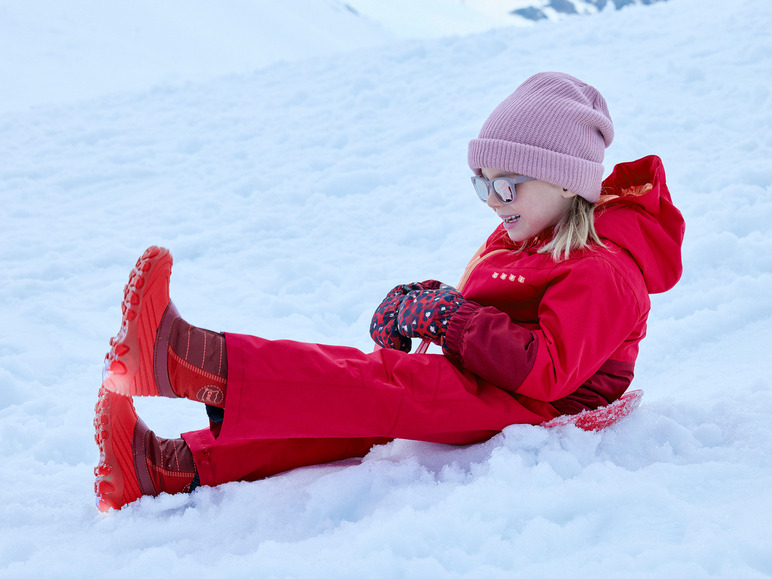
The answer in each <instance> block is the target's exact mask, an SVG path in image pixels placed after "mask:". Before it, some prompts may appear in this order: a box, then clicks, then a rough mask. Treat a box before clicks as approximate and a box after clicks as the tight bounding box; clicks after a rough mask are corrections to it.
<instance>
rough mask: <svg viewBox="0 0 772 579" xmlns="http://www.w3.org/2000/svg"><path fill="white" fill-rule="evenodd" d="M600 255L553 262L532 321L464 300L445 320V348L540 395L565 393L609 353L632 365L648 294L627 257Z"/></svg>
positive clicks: (510, 386) (509, 385)
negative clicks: (532, 325) (531, 324)
mask: <svg viewBox="0 0 772 579" xmlns="http://www.w3.org/2000/svg"><path fill="white" fill-rule="evenodd" d="M607 255H608V254H597V255H593V256H588V257H584V258H582V259H579V260H572V261H571V263H570V265H567V266H566V267H564V268H561V271H560V273H559V274H558V275H557V276H556V277H555V278H554V279H553V281H552V282H551V283H550V286H549V287H548V288H547V291H546V292H545V294H544V297H543V298H542V300H541V303H540V305H539V311H538V315H539V323H538V327H537V328H536V329H528V328H525V327H523V326H521V325H519V324H517V323H515V322H513V321H512V320H511V319H510V317H509V316H508V315H507V314H506V313H504V312H502V311H500V310H498V309H496V308H494V307H490V306H488V307H484V306H480V305H478V304H475V303H474V302H467V303H465V304H464V305H463V306H462V307H461V308H460V309H459V310H458V312H456V314H455V315H454V316H453V318H452V320H451V322H450V326H449V328H448V331H447V334H446V336H445V345H444V350H445V352H446V354H447V355H449V356H450V357H451V358H452V359H456V360H457V361H458V362H459V363H460V365H461V366H462V367H463V368H465V369H467V370H470V371H472V372H474V373H475V374H477V375H478V376H480V377H481V378H483V379H485V380H487V381H489V382H491V383H493V384H495V385H497V386H499V387H501V388H504V389H506V390H510V391H512V392H517V393H518V394H522V395H524V396H528V397H530V398H534V399H537V400H543V401H554V400H558V399H561V398H564V397H566V396H568V395H569V394H571V393H572V392H574V391H575V390H576V389H578V388H579V387H580V386H581V385H582V384H584V383H585V381H587V380H588V379H589V378H590V377H591V376H593V374H595V373H596V372H597V371H598V370H599V369H600V368H601V366H603V365H604V363H606V362H607V361H608V360H609V359H614V360H618V361H620V362H624V363H628V364H629V365H630V366H632V362H634V361H635V357H636V356H637V352H638V342H639V341H640V339H641V338H643V336H644V335H645V327H646V326H645V323H646V317H647V315H648V310H649V299H648V294H647V293H646V290H645V287H644V286H643V279H642V277H641V275H640V271H639V270H637V268H636V266H635V264H634V263H632V260H630V259H629V258H628V257H627V256H625V255H622V254H616V257H615V259H614V263H613V264H612V261H611V260H610V259H608V258H607ZM628 262H629V263H628ZM633 268H635V269H633ZM636 271H637V273H636Z"/></svg>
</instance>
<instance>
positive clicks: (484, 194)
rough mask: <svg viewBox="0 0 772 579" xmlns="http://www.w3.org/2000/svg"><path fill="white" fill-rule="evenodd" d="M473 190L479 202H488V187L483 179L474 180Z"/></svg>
mask: <svg viewBox="0 0 772 579" xmlns="http://www.w3.org/2000/svg"><path fill="white" fill-rule="evenodd" d="M474 190H475V191H476V192H477V196H478V197H479V198H480V200H481V201H487V200H488V185H487V184H486V183H485V181H484V180H483V179H475V180H474Z"/></svg>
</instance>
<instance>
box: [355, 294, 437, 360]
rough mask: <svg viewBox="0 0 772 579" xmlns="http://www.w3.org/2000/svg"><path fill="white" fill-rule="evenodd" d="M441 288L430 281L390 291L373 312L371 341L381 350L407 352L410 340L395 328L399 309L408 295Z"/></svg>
mask: <svg viewBox="0 0 772 579" xmlns="http://www.w3.org/2000/svg"><path fill="white" fill-rule="evenodd" d="M441 286H442V284H441V283H440V282H438V281H436V280H433V279H431V280H427V281H424V282H420V283H418V282H416V283H408V284H402V285H398V286H397V287H395V288H394V289H392V290H391V291H390V292H389V293H388V294H386V298H385V299H384V300H383V301H382V302H381V305H379V306H378V309H376V310H375V313H374V314H373V319H372V321H371V322H370V336H371V337H372V339H373V341H374V342H375V343H376V344H378V345H379V346H381V347H382V348H389V349H392V350H402V351H403V352H409V351H410V349H411V347H412V342H411V340H410V338H407V337H405V336H403V335H402V334H400V332H399V328H397V313H398V312H399V307H400V305H401V304H402V302H403V301H404V299H405V297H406V296H407V294H408V293H410V292H412V291H416V290H424V289H437V288H439V287H441Z"/></svg>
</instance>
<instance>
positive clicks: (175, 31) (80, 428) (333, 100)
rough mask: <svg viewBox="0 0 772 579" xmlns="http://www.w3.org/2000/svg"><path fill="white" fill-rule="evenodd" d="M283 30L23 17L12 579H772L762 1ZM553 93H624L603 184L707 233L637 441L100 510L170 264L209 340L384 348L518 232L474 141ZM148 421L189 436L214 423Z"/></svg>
mask: <svg viewBox="0 0 772 579" xmlns="http://www.w3.org/2000/svg"><path fill="white" fill-rule="evenodd" d="M280 4H281V9H280V8H279V7H278V5H279V4H278V3H269V2H255V3H251V2H246V0H243V1H241V2H237V1H236V0H233V1H232V2H230V3H228V6H229V7H230V8H229V9H228V10H225V9H223V10H222V11H218V10H215V9H214V8H213V5H212V4H210V3H208V2H204V1H203V0H202V1H200V2H188V3H185V6H186V7H183V3H182V2H173V1H172V0H169V1H168V2H164V3H151V2H149V1H147V2H140V1H137V2H133V3H131V6H133V7H134V9H133V10H134V11H133V12H131V13H128V12H126V11H125V10H124V11H123V12H122V11H121V10H120V9H119V5H118V3H113V2H106V3H97V2H95V1H87V0H79V1H77V2H75V1H73V2H68V3H67V4H66V5H67V6H68V7H69V8H68V10H69V9H72V13H71V18H68V17H66V14H65V13H66V10H65V8H64V6H65V5H64V4H61V5H59V4H57V3H51V2H42V1H37V0H30V1H28V2H25V3H18V2H12V1H10V0H3V1H2V2H0V50H1V51H2V53H1V54H0V57H1V58H0V86H2V91H0V260H1V261H0V263H1V264H2V267H1V268H0V575H1V576H3V577H40V576H73V577H84V576H103V575H107V576H116V577H138V576H172V577H194V576H207V575H221V576H228V577H331V576H335V577H357V578H359V577H485V578H489V577H513V576H517V577H554V576H571V577H597V576H602V577H768V576H770V575H772V549H770V546H771V545H772V531H770V519H772V453H770V448H771V446H772V432H771V430H772V429H771V427H770V423H771V421H770V413H772V387H771V385H772V382H771V380H770V375H771V374H772V362H770V356H769V352H768V350H769V348H770V345H771V344H772V237H771V233H772V228H771V227H770V223H771V222H772V160H771V159H772V112H771V111H772V97H771V96H770V91H771V90H772V35H771V34H770V33H769V31H770V30H771V29H772V7H770V4H769V2H767V0H738V1H737V2H726V1H725V0H671V1H669V2H664V3H660V4H655V5H653V6H649V7H634V8H628V9H624V10H621V11H612V10H607V11H603V12H602V13H600V14H598V15H594V16H587V17H574V18H566V19H563V20H561V21H560V22H557V23H554V22H553V23H551V22H544V23H540V24H537V25H535V26H530V27H516V28H515V27H508V28H500V29H496V30H490V31H486V32H482V33H475V34H470V35H467V36H456V37H441V38H427V39H413V40H405V39H401V40H400V39H399V37H398V35H395V34H393V33H391V32H387V31H386V29H385V28H384V27H380V26H379V25H378V24H377V23H374V22H371V21H367V20H365V19H364V18H363V17H361V16H360V17H357V16H356V15H353V14H352V13H351V12H350V11H348V10H346V9H345V7H344V6H343V5H342V4H341V3H338V2H313V1H311V0H308V1H305V2H304V1H301V0H285V1H283V2H282V3H280ZM98 6H101V8H97V7H98ZM127 6H128V5H127ZM159 6H163V7H164V9H163V10H162V9H161V8H160V7H159ZM231 8H232V10H231ZM78 15H81V17H78ZM83 15H85V16H83ZM239 22H241V23H243V24H244V27H243V28H242V27H240V26H239V25H238V23H239ZM249 22H252V23H253V24H251V25H249V26H248V25H247V23H249ZM255 22H257V23H258V24H259V23H261V22H265V23H267V24H265V26H262V27H261V26H260V25H258V24H254V23H255ZM456 25H458V22H457V23H456ZM475 26H476V25H475ZM269 31H270V32H269ZM205 32H206V34H209V35H210V37H209V41H208V42H209V44H206V42H205V41H204V37H206V34H204V33H205ZM323 32H324V34H322V33H323ZM132 33H135V36H133V37H132V36H131V35H132ZM306 34H307V35H309V39H310V40H311V41H310V42H308V43H307V44H302V43H300V44H299V41H298V38H304V35H306ZM427 36H432V35H430V34H427ZM137 39H139V42H135V40H137ZM346 42H348V44H346ZM341 43H342V44H341ZM196 46H199V47H201V48H202V52H197V51H196V50H194V47H196ZM35 47H36V48H35ZM33 48H34V50H33ZM36 51H37V52H36ZM250 54H251V56H249V55H250ZM542 70H560V71H565V72H569V73H571V74H574V75H576V76H578V77H580V78H582V79H583V80H586V81H587V82H590V83H592V84H594V85H595V86H597V87H598V88H599V89H600V90H601V92H602V93H603V94H604V95H605V96H606V99H607V101H608V103H609V107H610V110H611V113H612V115H613V117H614V120H615V123H616V130H617V138H616V141H615V142H614V144H613V145H612V146H611V148H610V149H609V150H608V152H607V162H606V170H607V172H608V171H610V169H611V167H612V166H613V164H614V163H617V162H622V161H628V160H633V159H636V158H639V157H642V156H644V155H647V154H652V153H654V154H658V155H659V156H661V157H662V159H663V161H664V164H665V168H666V170H667V173H668V181H669V186H670V189H671V191H672V193H673V197H674V199H675V202H676V203H677V205H678V206H679V207H680V208H681V210H682V211H683V213H684V215H685V218H686V222H687V236H686V240H685V243H684V266H685V269H684V277H683V279H682V281H681V283H680V284H679V285H678V286H677V287H676V288H675V289H674V290H672V291H670V292H669V293H667V294H664V295H661V296H656V297H655V298H654V300H653V301H654V307H653V311H652V315H651V318H650V328H649V336H648V337H647V338H646V340H644V342H643V346H642V349H641V355H640V358H639V362H638V365H637V375H636V379H635V382H634V386H635V387H637V388H642V389H643V390H644V391H645V392H646V395H645V397H644V403H643V405H642V407H641V408H640V409H639V410H638V411H637V412H636V413H635V414H634V415H633V416H631V417H630V418H629V419H627V420H625V421H623V422H621V423H619V424H618V425H616V426H614V427H613V428H611V429H609V430H607V431H605V432H602V433H586V432H581V431H577V430H575V429H572V428H566V429H558V430H545V429H541V428H539V427H529V426H512V427H509V428H507V429H506V430H505V431H504V432H503V433H502V434H500V435H498V436H496V437H494V438H493V439H491V440H490V441H488V442H487V443H485V444H481V445H476V446H470V447H465V448H456V447H448V446H442V445H433V444H428V443H421V442H410V441H396V442H394V443H392V444H390V445H387V446H384V447H379V448H377V449H375V450H374V451H373V452H371V453H370V454H369V455H368V456H367V457H366V458H365V459H364V460H363V461H361V463H360V462H357V461H351V462H350V463H346V464H336V465H328V466H321V467H311V468H306V469H300V470H297V471H294V472H290V473H287V474H284V475H281V476H277V477H274V478H271V479H268V480H264V481H259V482H255V483H230V484H227V485H223V486H220V487H217V488H201V489H199V490H198V491H197V492H195V493H193V494H192V495H178V496H168V495H165V496H161V497H158V498H146V499H142V500H141V501H139V502H137V503H135V504H132V505H131V506H129V507H127V508H125V509H124V510H122V511H120V512H112V513H110V514H107V515H104V514H100V513H98V512H97V511H96V509H95V507H94V497H93V472H92V468H93V467H94V466H95V464H96V462H97V458H98V457H97V449H96V445H95V443H94V441H93V428H92V425H91V420H92V417H93V407H94V403H95V401H96V392H97V389H98V387H99V381H100V375H101V366H102V358H103V356H104V353H105V351H106V349H107V340H108V339H109V337H110V336H112V335H113V334H114V333H115V332H116V331H117V329H118V325H119V322H120V309H119V303H120V297H121V295H122V288H123V285H124V283H125V282H126V279H127V276H128V271H129V269H130V267H131V265H132V264H133V262H134V261H135V259H136V258H137V256H139V255H140V254H141V253H142V251H143V250H144V248H145V247H146V246H148V245H151V244H160V245H164V246H167V247H169V248H171V250H172V252H173V254H174V256H175V268H174V272H173V276H172V294H173V298H174V300H175V303H176V304H177V306H178V307H179V309H180V311H181V312H182V313H183V315H185V317H186V318H187V319H188V320H189V321H191V322H192V323H196V324H198V325H201V326H204V327H208V328H211V329H215V330H228V331H236V332H246V333H254V334H258V335H262V336H265V337H268V338H292V339H298V340H307V341H319V342H326V343H336V344H349V345H354V346H357V347H360V348H362V349H365V350H369V349H370V348H371V342H370V339H369V337H368V322H369V319H370V316H371V314H372V311H373V309H374V307H375V306H376V305H377V304H378V303H379V301H380V300H381V298H382V296H383V294H384V293H385V292H386V291H388V290H389V289H390V288H391V287H393V286H394V285H395V284H396V283H400V282H407V281H413V280H417V279H426V278H437V279H441V280H444V281H448V282H451V283H453V282H455V281H456V280H457V279H458V277H459V275H460V273H461V271H462V269H463V266H464V265H465V263H466V261H467V259H468V258H469V257H470V256H471V254H472V252H473V251H474V250H475V249H476V248H477V247H478V246H479V244H480V242H481V241H482V240H483V239H484V238H485V237H486V236H487V235H488V233H489V232H490V230H491V229H492V228H493V227H494V226H495V225H496V218H495V216H494V215H493V214H492V212H490V210H489V209H488V208H487V207H486V206H485V205H483V204H482V203H480V202H479V201H478V200H477V199H476V197H475V195H474V193H473V191H472V188H471V187H470V185H469V182H468V175H469V169H468V168H467V166H466V147H467V142H468V140H469V139H470V138H472V137H474V136H476V134H477V132H478V130H479V128H480V125H481V124H482V122H483V120H484V119H485V118H486V117H487V115H488V114H489V113H490V111H491V110H492V108H493V107H494V106H495V105H496V104H497V103H498V102H499V101H500V100H502V99H503V98H504V97H505V96H506V95H507V94H509V92H511V91H512V90H513V89H514V88H515V87H516V86H517V85H518V84H519V83H520V82H521V81H522V80H524V79H525V78H526V77H527V76H529V75H531V74H533V73H535V72H537V71H542ZM136 404H137V407H138V409H139V411H140V414H141V415H142V417H143V418H144V419H145V421H146V422H147V423H148V424H149V425H150V426H151V427H152V428H154V429H155V430H156V431H157V432H158V433H159V434H162V435H165V436H176V435H178V434H179V432H181V431H186V430H191V429H196V428H201V427H204V426H205V425H206V423H207V422H206V418H205V415H204V412H203V410H202V408H201V407H200V406H199V405H196V404H194V403H187V402H185V401H175V400H159V399H141V400H140V399H137V401H136Z"/></svg>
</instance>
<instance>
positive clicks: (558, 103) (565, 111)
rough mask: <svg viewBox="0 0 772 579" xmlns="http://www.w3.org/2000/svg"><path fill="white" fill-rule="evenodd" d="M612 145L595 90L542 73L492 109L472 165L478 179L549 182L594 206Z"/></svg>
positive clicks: (473, 146) (473, 144) (473, 148)
mask: <svg viewBox="0 0 772 579" xmlns="http://www.w3.org/2000/svg"><path fill="white" fill-rule="evenodd" d="M612 140H614V124H613V123H612V122H611V117H610V116H609V112H608V108H607V106H606V101H605V100H604V99H603V97H602V96H601V94H600V93H599V92H598V91H597V90H596V89H595V88H593V87H591V86H590V85H588V84H585V83H583V82H582V81H580V80H579V79H577V78H574V77H573V76H569V75H567V74H563V73H560V72H542V73H539V74H535V75H534V76H532V77H531V78H529V79H528V80H526V81H525V82H524V83H523V84H521V85H520V86H519V87H518V88H517V89H516V90H515V92H513V93H512V94H511V95H509V96H508V97H507V98H506V99H505V100H504V102H502V103H501V104H500V105H499V106H497V107H496V108H495V109H494V111H493V112H492V113H491V116H489V117H488V120H486V121H485V124H483V126H482V129H481V130H480V136H479V137H478V138H476V139H472V140H471V141H470V142H469V166H470V167H471V168H472V170H473V171H474V172H475V173H477V174H478V175H479V174H480V169H482V168H483V167H486V168H489V169H501V170H503V171H509V172H511V173H519V174H520V175H526V176H528V177H533V178H534V179H539V180H540V181H547V182H548V183H552V184H553V185H559V186H560V187H564V188H566V189H568V190H569V191H573V192H574V193H576V194H577V195H580V196H582V197H584V198H585V199H587V200H588V201H591V202H593V203H595V202H596V201H597V200H598V198H599V197H600V185H601V181H602V180H603V164H602V163H603V152H604V150H605V148H606V147H608V146H609V145H610V144H611V141H612Z"/></svg>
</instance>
